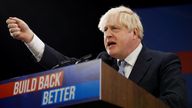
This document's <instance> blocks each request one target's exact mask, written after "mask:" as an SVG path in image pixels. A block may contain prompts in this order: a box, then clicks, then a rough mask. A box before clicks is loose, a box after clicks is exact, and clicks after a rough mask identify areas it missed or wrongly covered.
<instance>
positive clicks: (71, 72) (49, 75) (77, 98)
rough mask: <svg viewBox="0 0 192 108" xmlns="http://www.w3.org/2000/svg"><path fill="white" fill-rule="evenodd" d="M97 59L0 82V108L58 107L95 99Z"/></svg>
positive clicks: (97, 73)
mask: <svg viewBox="0 0 192 108" xmlns="http://www.w3.org/2000/svg"><path fill="white" fill-rule="evenodd" d="M100 69H101V60H93V61H90V62H87V63H86V62H85V63H81V64H77V65H71V66H66V67H62V68H58V69H54V70H48V71H44V72H39V73H35V74H31V75H26V76H21V77H17V78H13V79H10V80H5V81H2V82H0V107H1V108H13V107H14V108H16V107H18V108H38V107H46V108H49V107H61V106H69V105H72V104H73V105H74V104H78V103H84V102H90V101H95V100H99V96H100V73H99V72H100V71H101V70H100Z"/></svg>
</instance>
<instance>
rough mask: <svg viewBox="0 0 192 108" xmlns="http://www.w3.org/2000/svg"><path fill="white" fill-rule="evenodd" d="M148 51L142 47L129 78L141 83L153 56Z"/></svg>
mask: <svg viewBox="0 0 192 108" xmlns="http://www.w3.org/2000/svg"><path fill="white" fill-rule="evenodd" d="M147 51H148V49H146V48H144V47H143V48H142V50H141V53H140V54H139V56H138V58H137V60H136V63H135V65H134V67H133V69H132V71H131V74H130V76H129V78H130V79H131V80H132V81H134V82H136V83H139V82H140V81H141V80H142V79H143V77H144V76H145V74H146V73H147V70H148V69H149V67H150V64H151V59H152V57H151V56H150V54H147Z"/></svg>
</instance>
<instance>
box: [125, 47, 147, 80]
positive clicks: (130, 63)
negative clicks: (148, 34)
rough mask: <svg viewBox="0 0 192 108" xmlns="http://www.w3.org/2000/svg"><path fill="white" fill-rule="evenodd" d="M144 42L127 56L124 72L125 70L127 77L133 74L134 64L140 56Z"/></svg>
mask: <svg viewBox="0 0 192 108" xmlns="http://www.w3.org/2000/svg"><path fill="white" fill-rule="evenodd" d="M142 47H143V46H142V44H141V43H140V44H139V45H138V47H137V48H136V49H135V50H134V51H133V52H132V53H131V54H129V55H128V56H127V57H126V58H125V61H126V62H127V65H126V66H125V69H124V72H125V77H126V78H129V75H130V74H131V71H132V69H133V66H134V65H135V62H136V60H137V58H138V55H139V53H140V52H141V49H142Z"/></svg>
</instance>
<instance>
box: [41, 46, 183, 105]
mask: <svg viewBox="0 0 192 108" xmlns="http://www.w3.org/2000/svg"><path fill="white" fill-rule="evenodd" d="M97 58H102V59H103V61H104V62H106V63H107V64H109V65H110V66H111V67H113V68H114V69H116V70H118V66H117V60H116V59H114V58H112V57H110V56H109V55H108V54H107V53H106V52H101V53H100V54H99V55H98V57H97ZM77 60H78V59H75V58H70V57H67V56H64V55H62V54H61V53H59V52H57V51H56V50H54V49H53V48H51V47H49V46H48V45H46V46H45V51H44V54H43V57H42V59H41V61H40V64H41V65H43V66H44V67H46V68H47V69H50V68H52V67H53V66H55V65H56V64H59V63H61V62H62V61H67V62H65V64H63V65H70V64H74V63H75V62H76V61H77ZM129 79H131V80H132V81H134V82H135V83H136V84H138V85H139V86H140V87H142V88H144V89H145V90H147V91H148V92H149V93H151V94H152V95H154V96H155V97H157V98H159V99H161V100H162V101H163V102H165V103H166V104H168V105H169V106H170V107H171V108H185V107H186V87H185V82H184V80H183V78H182V75H181V63H180V60H179V59H178V57H177V56H176V55H175V54H173V53H165V52H160V51H154V50H150V49H148V48H145V47H143V48H142V50H141V53H140V54H139V56H138V59H137V60H136V63H135V65H134V67H133V69H132V72H131V74H130V76H129Z"/></svg>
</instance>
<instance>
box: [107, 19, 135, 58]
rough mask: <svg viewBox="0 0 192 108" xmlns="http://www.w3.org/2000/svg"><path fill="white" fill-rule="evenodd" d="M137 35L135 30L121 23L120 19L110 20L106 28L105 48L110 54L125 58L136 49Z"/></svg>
mask: <svg viewBox="0 0 192 108" xmlns="http://www.w3.org/2000/svg"><path fill="white" fill-rule="evenodd" d="M114 19H115V18H114ZM135 36H136V35H135V34H134V32H133V31H129V30H128V29H127V28H126V27H124V26H122V25H120V23H119V21H118V20H116V21H114V20H113V21H110V20H109V21H108V22H107V23H106V26H105V28H104V45H105V49H106V50H107V52H108V54H109V55H110V56H112V57H114V58H116V59H124V58H125V57H127V56H128V55H129V54H130V53H131V52H132V51H133V50H134V49H133V48H134V46H135V44H136V43H135V41H134V39H135Z"/></svg>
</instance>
